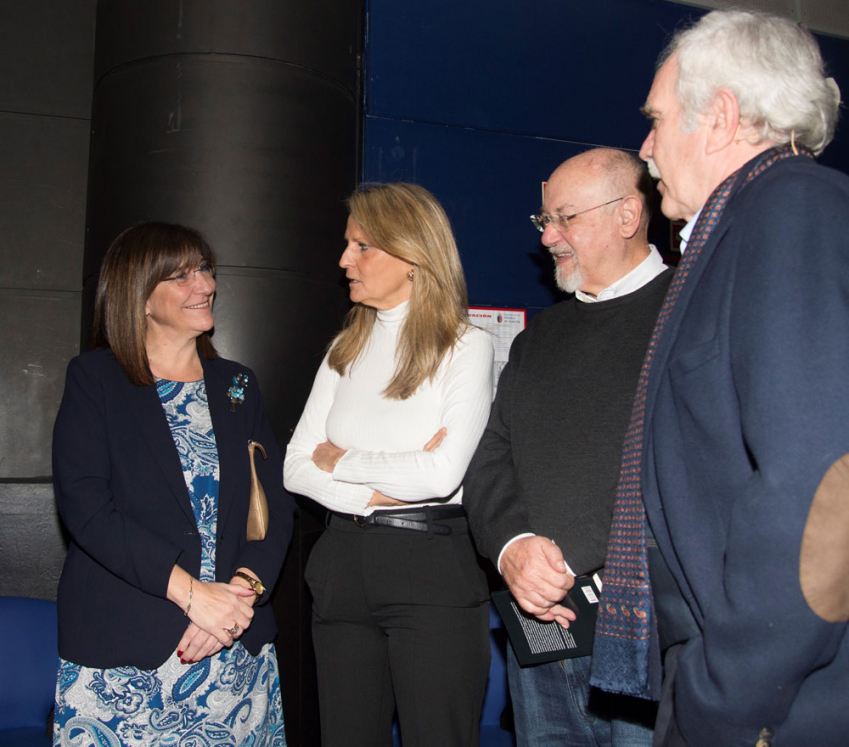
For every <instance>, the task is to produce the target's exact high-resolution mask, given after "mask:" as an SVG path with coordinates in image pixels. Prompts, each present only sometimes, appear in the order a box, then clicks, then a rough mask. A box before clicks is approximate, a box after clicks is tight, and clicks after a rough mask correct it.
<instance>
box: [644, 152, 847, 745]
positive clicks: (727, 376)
mask: <svg viewBox="0 0 849 747" xmlns="http://www.w3.org/2000/svg"><path fill="white" fill-rule="evenodd" d="M667 324H668V325H669V326H668V328H667V329H665V331H664V335H663V336H662V338H661V341H660V344H659V348H658V351H657V354H656V358H655V362H654V363H653V368H652V376H651V379H650V384H649V392H648V404H647V418H648V419H647V424H646V428H647V448H646V451H645V454H644V462H643V493H644V499H645V504H646V509H647V512H648V516H649V521H650V523H651V526H652V530H653V531H654V535H655V537H656V538H657V542H658V545H659V547H660V549H661V551H662V553H663V555H664V558H665V560H666V561H667V563H668V564H669V566H670V569H671V571H672V573H673V574H674V575H675V577H676V579H677V581H678V583H679V585H680V586H681V589H682V590H683V593H684V595H685V597H686V599H687V602H688V604H689V606H690V608H691V610H692V612H693V614H694V616H695V618H696V621H697V623H698V626H699V629H700V635H698V636H696V638H694V639H692V640H691V641H689V643H688V644H687V646H686V648H685V649H684V651H683V653H682V659H681V663H680V668H679V672H678V675H677V678H676V680H675V683H676V684H675V714H676V719H677V722H678V725H679V728H680V730H681V732H682V734H683V736H684V737H685V739H686V740H687V743H688V745H690V747H718V746H719V745H722V747H736V746H738V745H739V746H740V747H743V746H744V745H745V746H746V747H753V745H754V744H755V742H756V741H757V739H758V735H759V734H760V732H761V730H762V729H765V728H766V729H769V730H770V731H772V732H774V735H775V736H774V738H773V739H772V740H771V744H772V745H773V747H803V746H808V745H811V746H812V745H816V746H817V747H845V746H846V745H847V744H849V636H847V623H846V622H845V621H843V622H841V621H839V620H838V621H835V622H827V621H826V620H824V619H823V618H822V617H820V616H819V615H818V614H817V613H816V612H815V611H814V610H813V609H812V608H811V606H809V603H808V600H807V599H806V596H805V594H804V593H803V589H802V584H801V582H800V550H801V547H802V540H803V534H804V532H805V528H806V522H807V518H808V513H809V510H810V508H811V505H812V501H813V499H814V495H815V493H816V491H817V488H818V486H819V485H820V483H821V481H822V480H823V477H824V475H825V473H826V471H827V470H828V469H829V468H830V467H831V466H832V465H833V464H834V463H835V462H837V461H838V460H840V459H841V458H843V457H844V456H845V455H847V454H849V178H847V177H846V176H844V175H842V174H839V173H837V172H835V171H831V170H828V169H826V168H824V167H821V166H818V165H817V164H815V163H813V162H812V161H810V160H809V159H807V158H803V157H800V158H790V159H788V160H786V161H783V162H779V163H778V164H777V165H775V166H774V167H773V168H771V169H770V170H768V171H767V172H765V173H764V174H763V175H762V176H760V177H759V178H757V179H755V181H753V182H752V183H750V184H749V185H748V186H746V187H744V188H743V189H741V190H740V191H739V192H738V193H737V194H736V195H735V196H733V197H732V198H731V200H730V201H729V203H728V205H727V207H726V209H725V212H724V214H723V216H722V218H721V220H720V222H719V224H718V226H717V228H716V229H715V230H714V232H713V234H712V236H711V238H710V239H709V241H708V244H707V245H706V247H705V249H704V250H703V255H702V256H701V257H700V258H699V261H698V262H697V263H696V266H695V267H694V268H693V271H692V273H691V276H690V277H689V278H688V280H687V282H686V283H685V285H684V287H683V290H682V294H681V296H680V297H679V299H678V301H677V303H676V306H675V308H674V310H673V312H672V315H671V317H670V319H669V321H668V322H667ZM843 489H844V491H845V496H844V498H845V500H849V480H846V482H845V484H844V485H843ZM844 517H845V512H844ZM844 523H845V522H844ZM841 537H842V538H843V540H841ZM827 539H828V541H829V542H831V543H832V545H833V547H832V548H831V549H832V550H833V551H834V552H836V553H843V552H844V549H843V548H845V546H846V545H845V544H844V542H845V541H847V540H849V527H847V528H846V529H840V528H838V527H837V526H835V530H834V531H833V532H832V533H831V534H830V535H827ZM823 549H824V550H825V551H826V554H828V552H829V549H828V548H823ZM842 557H845V554H844V555H843V556H842ZM823 572H826V568H825V567H823ZM828 573H830V574H831V575H832V576H834V577H835V580H836V583H838V584H839V583H840V580H839V577H837V575H836V574H835V569H834V568H832V569H831V570H829V571H828ZM842 583H843V584H849V578H847V577H846V575H845V569H844V574H843V576H842ZM843 588H844V590H845V586H844V587H843Z"/></svg>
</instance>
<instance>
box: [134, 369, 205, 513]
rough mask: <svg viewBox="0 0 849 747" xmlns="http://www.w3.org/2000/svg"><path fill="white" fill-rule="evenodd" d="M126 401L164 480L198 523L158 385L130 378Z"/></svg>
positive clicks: (185, 510)
mask: <svg viewBox="0 0 849 747" xmlns="http://www.w3.org/2000/svg"><path fill="white" fill-rule="evenodd" d="M127 386H128V392H127V398H126V401H127V405H128V407H129V409H130V411H131V412H132V414H133V417H134V418H135V420H136V423H137V424H138V427H139V432H140V433H141V435H142V437H143V438H144V440H145V441H146V442H147V445H148V447H149V448H150V451H151V453H152V454H153V457H154V460H155V462H156V464H157V466H158V467H159V469H160V470H162V474H163V476H164V477H165V481H166V482H167V483H168V487H169V488H171V492H172V493H173V494H174V498H175V500H176V501H177V503H178V504H179V506H180V509H181V510H182V511H183V513H184V514H185V515H186V518H187V519H188V520H189V521H190V522H191V524H192V526H193V527H194V526H195V516H194V513H193V512H192V505H191V500H190V498H189V490H188V488H187V487H186V482H185V480H184V479H183V467H182V465H181V464H180V456H179V454H178V453H177V449H175V448H174V440H173V439H172V438H171V429H170V428H169V427H168V421H167V419H166V418H165V412H164V411H163V409H162V404H161V403H160V401H159V395H158V394H157V393H156V387H155V386H135V385H134V384H131V383H130V382H129V381H127Z"/></svg>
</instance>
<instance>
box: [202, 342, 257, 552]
mask: <svg viewBox="0 0 849 747" xmlns="http://www.w3.org/2000/svg"><path fill="white" fill-rule="evenodd" d="M201 364H202V366H203V378H204V383H205V385H206V397H207V400H208V402H209V415H210V418H211V419H212V429H213V431H214V432H215V444H216V446H217V448H218V467H219V483H218V536H219V537H220V536H221V532H222V530H223V528H224V525H225V524H226V523H227V517H228V516H229V514H230V510H231V509H232V508H233V497H234V495H235V484H236V478H237V474H238V465H239V461H240V459H241V457H242V452H245V453H247V449H248V442H247V436H246V435H244V430H245V429H244V425H243V424H244V414H243V413H242V412H241V409H240V408H244V407H245V405H244V404H237V405H236V411H235V412H233V411H232V410H231V404H232V403H231V402H230V397H229V396H228V394H227V392H228V390H229V389H230V386H231V385H232V383H233V382H232V381H230V380H229V379H228V378H227V377H226V376H225V375H224V374H223V372H222V371H221V369H220V366H218V365H217V362H216V360H215V359H213V360H204V359H203V358H201Z"/></svg>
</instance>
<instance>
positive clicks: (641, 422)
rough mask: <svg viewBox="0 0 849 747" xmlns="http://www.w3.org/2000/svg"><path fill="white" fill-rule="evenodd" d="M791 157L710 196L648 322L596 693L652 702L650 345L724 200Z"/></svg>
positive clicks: (655, 647) (655, 673) (604, 602)
mask: <svg viewBox="0 0 849 747" xmlns="http://www.w3.org/2000/svg"><path fill="white" fill-rule="evenodd" d="M797 154H801V155H805V156H808V157H809V158H813V155H812V154H811V152H810V151H808V150H807V149H806V148H803V147H801V146H796V152H794V149H793V148H792V147H791V146H789V145H785V146H781V147H778V148H772V149H770V150H767V151H764V152H763V153H761V154H760V156H758V157H757V158H756V159H754V160H753V161H751V162H750V163H749V164H748V165H747V166H744V167H743V169H740V170H739V171H736V172H734V173H733V174H732V175H731V176H729V177H728V178H727V179H726V180H725V181H724V182H722V184H720V185H719V186H718V187H717V188H716V189H715V190H714V191H713V193H712V194H711V196H710V198H709V199H708V201H707V203H706V204H705V206H704V208H703V209H702V213H701V215H700V216H699V219H698V221H697V222H696V226H695V228H694V229H693V233H692V235H691V237H690V241H689V242H688V244H687V250H686V252H685V253H684V256H683V258H682V259H681V262H680V263H679V265H678V269H677V271H676V272H675V277H674V278H673V279H672V283H671V284H670V286H669V290H668V291H667V294H666V298H665V299H664V302H663V306H661V309H660V312H659V314H658V317H657V321H656V322H655V326H654V331H653V332H652V336H651V340H650V341H649V346H648V350H647V351H646V357H645V360H644V361H643V368H642V370H641V371H640V378H639V380H638V382H637V392H636V395H635V397H634V407H633V410H632V412H631V423H630V425H629V426H628V432H627V434H626V436H625V442H624V444H623V446H622V461H621V466H620V470H619V483H618V485H617V487H616V502H615V504H614V507H613V519H612V522H611V526H610V537H609V539H608V545H607V560H606V562H605V568H604V587H603V591H602V594H601V599H600V603H599V610H598V620H597V622H596V636H595V643H594V647H593V663H592V678H591V680H590V682H591V684H592V685H593V686H595V687H599V688H601V689H602V690H607V691H609V692H614V693H624V694H626V695H634V696H637V697H640V698H646V699H651V700H659V699H660V685H661V672H662V670H661V664H660V646H659V644H658V639H657V620H656V619H655V612H654V604H653V602H652V593H651V583H650V581H649V569H648V556H647V552H646V523H645V522H646V514H645V507H644V506H643V495H642V489H641V469H642V462H643V443H644V426H645V419H646V400H647V394H648V384H649V377H650V374H651V369H652V363H653V361H654V359H655V357H656V354H657V351H658V342H659V340H660V337H661V335H662V334H663V330H664V327H665V326H666V325H667V322H668V321H669V318H670V315H671V313H672V310H673V308H674V307H675V303H676V301H677V300H678V297H679V296H680V295H681V289H682V287H683V286H684V283H685V282H686V281H687V277H688V276H689V275H690V272H691V271H692V268H693V266H694V265H695V263H696V262H697V261H698V259H699V256H700V255H701V252H702V249H703V248H704V247H705V245H706V244H707V242H708V239H709V238H710V236H711V234H712V233H713V230H714V228H716V226H717V224H718V223H719V221H720V218H721V217H722V213H723V211H724V210H725V206H726V205H727V204H728V200H729V198H730V197H731V196H732V195H734V194H736V192H737V191H738V190H740V189H742V188H743V187H744V186H745V185H746V184H748V183H749V182H751V181H752V180H753V179H755V178H757V177H758V176H760V175H761V174H763V173H764V172H765V171H766V170H767V169H769V168H770V167H771V166H773V165H774V164H776V163H778V161H781V160H783V159H785V158H790V157H792V156H795V155H797Z"/></svg>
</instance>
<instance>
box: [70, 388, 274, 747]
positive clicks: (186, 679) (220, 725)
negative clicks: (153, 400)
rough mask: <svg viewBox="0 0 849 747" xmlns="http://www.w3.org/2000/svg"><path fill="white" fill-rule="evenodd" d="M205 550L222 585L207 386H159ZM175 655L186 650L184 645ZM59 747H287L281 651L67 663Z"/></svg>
mask: <svg viewBox="0 0 849 747" xmlns="http://www.w3.org/2000/svg"><path fill="white" fill-rule="evenodd" d="M156 389H157V392H158V393H159V399H160V401H161V402H162V407H163V409H164V410H165V415H166V417H167V419H168V425H169V426H170V428H171V435H172V437H173V439H174V443H175V445H176V446H177V451H178V453H179V455H180V462H181V463H182V466H183V476H184V478H185V480H186V485H187V487H188V489H189V494H190V496H191V502H192V510H193V511H194V515H195V521H196V522H197V527H198V532H199V534H200V536H201V542H202V561H201V571H200V579H201V580H202V581H214V580H215V537H216V524H217V515H218V449H217V447H216V444H215V434H214V433H213V430H212V420H211V418H210V415H209V406H208V403H207V398H206V388H205V386H204V382H203V381H194V382H177V381H166V380H158V381H157V384H156ZM174 644H175V647H176V644H177V641H174ZM53 745H54V747H59V746H60V745H61V747H242V746H243V747H285V745H286V736H285V734H284V731H283V707H282V704H281V701H280V678H279V676H278V671H277V656H276V654H275V651H274V644H271V643H269V644H266V645H265V646H264V647H263V648H262V651H261V652H260V654H259V656H256V657H254V656H252V655H251V654H249V653H248V651H247V650H246V649H245V648H244V647H243V646H242V644H241V643H239V642H238V641H237V642H236V643H234V644H233V646H232V647H231V648H229V649H226V648H225V649H222V650H221V651H220V652H219V653H217V654H215V655H214V656H211V657H208V658H206V659H203V660H202V661H200V662H198V663H196V664H191V665H186V664H181V663H180V659H179V658H178V657H177V655H176V651H175V653H174V654H172V655H171V657H170V658H169V659H168V660H167V661H166V662H165V663H164V664H162V665H161V666H160V667H159V668H158V669H153V670H144V669H137V668H136V667H132V666H126V667H115V668H112V669H93V668H89V667H83V666H80V665H78V664H72V663H71V662H69V661H65V660H64V659H61V660H60V662H59V677H58V682H57V685H56V710H55V726H54V733H53Z"/></svg>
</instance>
